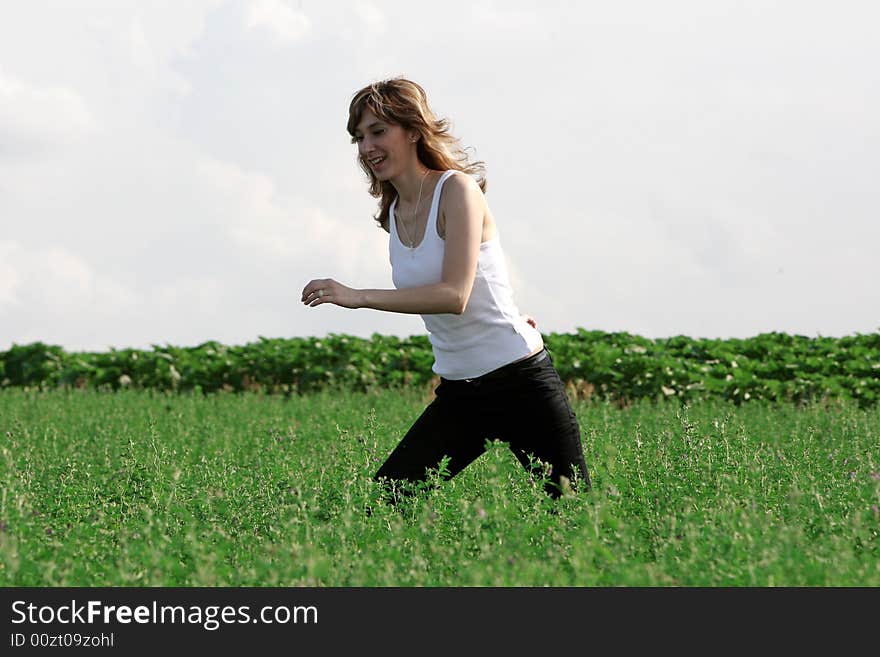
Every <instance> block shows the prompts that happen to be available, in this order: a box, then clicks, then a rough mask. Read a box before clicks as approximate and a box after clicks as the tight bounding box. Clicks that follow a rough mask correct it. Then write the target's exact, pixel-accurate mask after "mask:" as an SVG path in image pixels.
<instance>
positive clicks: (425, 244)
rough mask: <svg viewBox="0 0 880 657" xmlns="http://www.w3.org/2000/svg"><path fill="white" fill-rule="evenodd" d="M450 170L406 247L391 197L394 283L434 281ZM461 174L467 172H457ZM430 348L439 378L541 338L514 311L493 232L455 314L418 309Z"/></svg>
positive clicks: (512, 356)
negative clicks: (414, 242) (418, 236)
mask: <svg viewBox="0 0 880 657" xmlns="http://www.w3.org/2000/svg"><path fill="white" fill-rule="evenodd" d="M454 173H456V171H455V170H454V169H450V170H449V171H446V172H445V173H444V174H443V175H442V176H441V177H440V180H439V181H438V182H437V185H436V187H435V188H434V197H433V200H432V201H431V211H430V213H429V214H428V223H427V226H426V227H425V236H424V237H423V238H422V241H421V243H420V244H419V245H418V246H416V247H415V248H414V249H411V248H409V247H407V246H404V244H403V243H402V242H401V241H400V237H398V234H397V225H396V224H397V222H396V221H395V219H394V208H395V206H396V205H397V199H396V198H395V199H394V201H393V202H392V203H391V207H390V208H389V212H388V224H389V228H390V231H391V235H390V239H389V255H390V259H391V279H392V281H394V286H395V287H396V288H397V289H400V288H404V287H418V286H420V285H430V284H432V283H439V282H440V280H441V278H442V274H443V254H444V252H445V250H446V242H445V240H444V239H441V237H440V235H439V234H438V232H437V214H438V208H439V207H440V192H441V190H442V188H443V183H444V182H446V179H447V178H449V176H451V175H453V174H454ZM462 175H467V174H465V173H462ZM421 317H422V320H423V321H424V322H425V328H426V329H427V330H428V333H429V336H428V337H429V339H430V341H431V347H432V349H433V351H434V366H433V368H432V369H433V371H434V372H435V373H437V374H438V375H440V376H441V377H443V378H444V379H450V380H459V379H473V378H476V377H478V376H482V375H483V374H486V373H487V372H491V371H492V370H494V369H497V368H499V367H502V366H504V365H507V364H508V363H512V362H513V361H515V360H519V359H520V358H524V357H525V356H528V355H529V354H530V353H532V352H533V351H535V350H536V349H538V348H539V347H540V346H541V345H542V344H543V340H542V338H541V333H540V332H539V331H538V330H537V329H536V328H534V327H532V326H531V325H530V324H529V323H528V322H526V320H525V319H524V318H523V317H522V316H521V315H520V312H519V310H518V309H517V307H516V304H515V303H514V300H513V290H512V289H511V287H510V281H509V279H508V275H507V265H506V263H505V260H504V253H503V251H502V250H501V243H500V241H499V239H498V236H497V235H496V236H495V237H493V238H492V239H490V240H489V241H487V242H483V243H482V244H480V256H479V259H478V260H477V272H476V277H475V278H474V287H473V290H472V291H471V296H470V298H469V299H468V303H467V307H466V308H465V310H464V312H463V313H462V314H461V315H455V314H452V313H438V314H426V315H422V316H421Z"/></svg>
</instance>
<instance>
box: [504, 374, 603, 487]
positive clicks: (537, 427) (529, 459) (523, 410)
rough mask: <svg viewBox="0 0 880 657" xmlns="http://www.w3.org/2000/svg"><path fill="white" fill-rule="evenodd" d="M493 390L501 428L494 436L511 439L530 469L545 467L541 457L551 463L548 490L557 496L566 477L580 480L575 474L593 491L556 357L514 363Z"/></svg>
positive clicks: (521, 459) (517, 453)
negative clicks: (519, 363) (556, 365)
mask: <svg viewBox="0 0 880 657" xmlns="http://www.w3.org/2000/svg"><path fill="white" fill-rule="evenodd" d="M492 388H493V390H492V398H493V404H492V407H493V411H494V412H493V413H492V416H493V418H492V419H493V420H494V421H493V424H495V426H497V427H498V428H499V430H498V431H497V432H495V433H496V434H497V435H493V437H497V438H499V439H501V440H504V441H506V442H507V443H508V445H509V446H510V449H511V451H512V452H513V453H514V455H515V456H516V458H517V459H518V460H519V462H520V463H522V465H523V467H525V468H526V469H527V470H529V471H534V469H535V468H536V466H538V465H539V464H538V463H535V462H534V461H535V460H536V459H537V460H538V461H541V462H543V463H544V464H546V465H548V466H549V467H550V473H549V481H548V482H547V484H546V486H545V490H546V492H547V493H548V494H549V495H550V496H551V497H554V498H556V497H559V496H560V495H561V494H562V492H563V484H562V478H563V477H565V478H566V479H567V480H568V481H569V482H574V478H575V474H577V477H578V478H579V479H580V489H581V490H583V491H587V490H589V489H590V488H591V481H590V475H589V471H588V469H587V464H586V461H585V460H584V454H583V448H582V445H581V435H580V426H579V425H578V421H577V417H576V416H575V414H574V411H573V410H572V408H571V404H569V401H568V396H567V395H566V393H565V386H564V384H563V383H562V380H561V379H560V378H559V374H558V373H557V372H556V368H555V367H554V366H553V361H552V358H550V357H548V358H546V359H544V360H542V361H540V362H538V363H529V364H526V365H524V366H522V367H516V366H514V367H513V369H512V370H511V371H510V372H508V373H506V375H505V377H504V379H503V380H501V381H499V382H497V383H494V384H493V386H492ZM539 474H540V472H539Z"/></svg>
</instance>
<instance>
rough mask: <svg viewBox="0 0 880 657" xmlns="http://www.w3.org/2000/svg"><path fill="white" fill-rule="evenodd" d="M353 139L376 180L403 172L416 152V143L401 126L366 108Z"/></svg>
mask: <svg viewBox="0 0 880 657" xmlns="http://www.w3.org/2000/svg"><path fill="white" fill-rule="evenodd" d="M410 132H411V131H410ZM354 139H355V141H356V142H357V145H358V155H359V156H360V157H361V159H362V160H363V161H364V162H366V164H367V166H369V167H370V169H371V170H372V171H373V175H374V176H376V178H378V179H379V180H389V179H390V178H393V177H394V176H395V175H397V174H399V173H400V172H401V171H403V169H404V167H405V165H406V163H407V162H408V161H409V159H410V158H412V153H413V152H414V151H415V142H413V141H411V140H410V137H409V136H407V131H406V130H404V129H403V127H402V126H399V125H396V124H393V123H388V122H387V121H384V120H383V119H380V118H377V117H376V115H375V114H373V112H372V111H371V110H369V109H365V110H364V113H363V115H362V116H361V120H360V122H359V123H358V124H357V126H356V127H355V130H354Z"/></svg>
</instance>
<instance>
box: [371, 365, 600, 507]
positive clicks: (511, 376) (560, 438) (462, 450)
mask: <svg viewBox="0 0 880 657" xmlns="http://www.w3.org/2000/svg"><path fill="white" fill-rule="evenodd" d="M434 395H435V396H434V400H433V401H432V402H431V403H430V404H429V405H428V407H427V408H426V409H425V411H424V412H423V413H422V415H421V416H420V417H419V418H418V420H416V422H415V424H413V426H412V427H411V428H410V430H409V431H408V432H407V434H406V436H404V437H403V440H401V441H400V443H399V444H398V445H397V447H396V448H395V449H394V451H393V452H391V455H390V456H389V457H388V459H387V460H386V461H385V463H384V464H383V465H382V467H381V468H380V469H379V471H378V472H377V473H376V474H375V476H374V478H375V479H376V480H377V481H384V482H385V483H386V484H388V483H390V482H393V481H395V480H404V481H409V482H414V481H424V480H425V479H426V478H427V469H429V468H431V469H436V468H437V467H438V466H439V465H440V462H441V460H442V459H443V458H444V457H445V456H448V457H449V459H450V460H449V462H448V464H447V474H446V475H445V476H446V478H452V477H454V476H455V475H457V474H458V473H459V472H461V471H462V470H463V469H464V468H466V467H467V466H468V465H469V464H470V463H472V462H473V461H474V459H476V458H477V457H478V456H480V455H481V454H483V452H484V451H485V450H486V440H487V439H498V440H501V441H504V442H506V443H508V445H509V447H510V449H511V450H512V451H513V453H514V454H515V455H516V458H517V459H518V460H519V462H520V463H522V465H523V466H524V467H525V468H526V469H527V470H530V471H534V468H540V467H541V466H540V463H537V462H536V461H535V459H537V460H538V461H541V462H543V463H545V464H547V465H549V466H550V476H549V481H548V482H547V484H546V486H545V490H546V492H547V493H548V494H549V495H550V496H551V497H553V498H556V497H559V495H561V494H562V492H563V484H562V477H565V478H566V479H568V480H569V481H570V482H572V483H573V475H574V473H575V472H577V474H578V476H579V477H580V486H581V487H582V489H583V490H589V488H590V476H589V473H588V471H587V465H586V463H585V461H584V454H583V449H582V447H581V437H580V428H579V427H578V423H577V418H576V417H575V414H574V411H572V409H571V405H570V404H569V402H568V397H567V396H566V393H565V388H564V385H563V383H562V380H561V379H560V378H559V374H558V373H557V372H556V368H555V367H554V366H553V359H552V357H551V356H550V354H549V353H548V352H547V350H546V349H544V350H542V351H540V352H538V353H537V354H535V355H534V356H530V357H529V358H526V359H524V360H521V361H519V362H516V363H511V364H509V365H505V366H504V367H501V368H499V369H497V370H494V371H492V372H489V373H488V374H485V375H483V376H481V377H479V378H476V379H465V380H457V381H452V380H448V379H444V378H441V379H440V384H439V385H438V386H437V388H435V390H434ZM530 457H531V462H530ZM539 473H540V471H539Z"/></svg>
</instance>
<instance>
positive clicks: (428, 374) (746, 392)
mask: <svg viewBox="0 0 880 657" xmlns="http://www.w3.org/2000/svg"><path fill="white" fill-rule="evenodd" d="M544 342H545V344H546V345H547V348H548V350H549V351H550V353H551V354H552V356H553V360H554V363H555V365H556V369H557V371H558V372H559V374H560V376H561V377H562V379H563V380H564V381H566V383H567V386H568V388H569V391H570V393H572V394H574V395H577V396H579V397H582V398H586V397H595V398H599V399H603V400H612V401H616V402H619V403H626V402H628V401H635V400H637V399H643V398H651V399H664V398H675V399H680V400H696V399H700V398H706V397H718V398H723V399H728V400H731V401H733V402H735V403H741V402H744V401H748V400H750V399H766V400H774V401H787V402H797V403H807V402H811V401H816V400H821V399H835V398H848V399H853V400H857V401H858V403H859V405H860V406H861V407H867V406H871V405H873V404H875V403H876V402H877V400H878V399H880V332H878V333H871V334H856V335H854V336H847V337H839V338H830V337H817V338H810V337H805V336H799V335H789V334H785V333H764V334H761V335H758V336H755V337H752V338H747V339H735V338H734V339H724V340H721V339H717V340H710V339H699V338H690V337H686V336H675V337H671V338H664V339H649V338H644V337H640V336H638V335H631V334H629V333H607V332H603V331H587V330H584V329H578V330H577V332H576V333H573V334H556V333H553V334H549V335H545V336H544ZM433 360H434V358H433V354H432V353H431V345H430V343H429V342H428V339H427V336H414V337H409V338H397V337H393V336H382V335H379V334H374V335H373V336H372V337H371V338H370V339H365V338H357V337H353V336H347V335H329V336H327V337H324V338H293V339H280V338H279V339H268V338H263V337H260V339H259V342H256V343H249V344H246V345H244V346H224V345H222V344H219V343H217V342H206V343H204V344H201V345H198V346H196V347H173V346H164V347H161V346H158V345H152V350H149V351H147V350H135V349H123V350H116V349H111V350H110V351H109V352H100V353H67V352H65V351H64V350H63V349H62V348H61V347H58V346H53V345H46V344H43V343H41V342H37V343H33V344H28V345H13V347H12V348H11V349H10V350H9V351H5V352H0V388H2V387H10V386H18V387H25V388H37V389H48V388H55V387H63V386H70V387H80V388H82V387H92V388H98V389H105V390H117V389H119V388H122V387H132V388H152V389H159V390H174V391H197V392H202V393H209V392H214V391H219V390H226V391H244V390H259V391H265V392H269V393H275V392H283V393H286V394H299V393H309V392H313V391H316V390H319V389H324V388H328V387H330V388H333V387H339V388H344V389H352V390H359V391H367V390H373V389H381V388H394V387H398V386H408V385H426V386H428V385H431V384H432V383H433V382H436V379H435V378H434V374H433V372H432V371H431V365H432V363H433Z"/></svg>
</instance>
